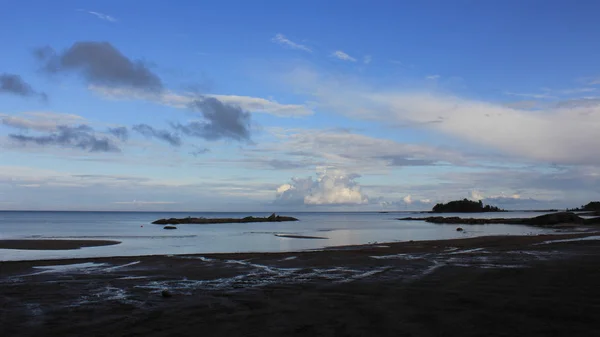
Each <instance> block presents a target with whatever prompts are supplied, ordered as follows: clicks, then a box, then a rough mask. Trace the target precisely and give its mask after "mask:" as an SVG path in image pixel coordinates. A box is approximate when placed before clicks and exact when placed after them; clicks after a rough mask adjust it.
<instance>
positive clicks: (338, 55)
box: [331, 50, 356, 62]
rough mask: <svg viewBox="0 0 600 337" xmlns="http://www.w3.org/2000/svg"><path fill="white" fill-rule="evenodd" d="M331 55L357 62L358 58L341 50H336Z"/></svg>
mask: <svg viewBox="0 0 600 337" xmlns="http://www.w3.org/2000/svg"><path fill="white" fill-rule="evenodd" d="M331 57H335V58H337V59H340V60H342V61H349V62H356V59H355V58H354V57H352V56H350V55H348V54H346V53H344V52H343V51H341V50H336V51H334V52H333V53H331Z"/></svg>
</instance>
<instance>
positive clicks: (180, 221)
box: [152, 213, 298, 225]
mask: <svg viewBox="0 0 600 337" xmlns="http://www.w3.org/2000/svg"><path fill="white" fill-rule="evenodd" d="M283 221H298V219H296V218H294V217H291V216H281V215H276V214H275V213H273V214H271V215H270V216H268V217H254V216H247V217H245V218H202V217H201V218H192V217H187V218H170V219H159V220H156V221H154V222H152V223H153V224H155V225H184V224H194V225H208V224H218V223H248V222H283Z"/></svg>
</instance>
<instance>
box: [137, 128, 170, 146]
mask: <svg viewBox="0 0 600 337" xmlns="http://www.w3.org/2000/svg"><path fill="white" fill-rule="evenodd" d="M131 129H132V130H133V131H136V132H139V133H140V134H142V135H144V136H146V137H148V138H156V139H159V140H162V141H164V142H167V143H169V144H170V145H172V146H181V138H180V137H179V136H178V135H177V134H174V133H171V132H169V131H167V130H160V129H155V128H153V127H151V126H150V125H147V124H137V125H134V126H133V127H132V128H131Z"/></svg>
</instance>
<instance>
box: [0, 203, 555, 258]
mask: <svg viewBox="0 0 600 337" xmlns="http://www.w3.org/2000/svg"><path fill="white" fill-rule="evenodd" d="M539 214H541V213H532V212H510V213H496V214H494V213H481V214H480V213H476V214H470V215H469V216H470V217H505V218H508V217H533V216H537V215H539ZM248 215H253V216H268V215H269V214H268V213H169V212H162V213H159V212H157V213H139V212H0V239H48V238H50V239H109V240H118V241H121V242H122V243H121V244H119V245H114V246H105V247H90V248H83V249H80V250H70V251H26V250H8V249H0V261H7V260H29V259H54V258H71V257H98V256H126V255H127V256H135V255H151V254H191V253H225V252H281V251H298V250H306V249H320V248H324V247H332V246H342V245H354V244H366V243H372V242H392V241H409V240H436V239H451V238H463V237H474V236H485V235H525V234H539V233H546V232H548V231H546V230H542V229H539V228H533V227H527V226H518V225H478V226H466V225H465V226H463V227H464V228H465V229H466V232H464V233H461V232H457V231H456V226H453V225H435V224H428V223H425V222H421V221H398V220H395V219H396V218H401V217H406V216H419V217H420V216H427V215H426V214H414V213H405V212H398V213H395V212H394V213H375V212H364V213H360V212H352V213H281V215H290V216H294V217H296V218H298V219H300V221H298V222H280V223H246V224H214V225H180V226H178V229H177V230H164V229H163V226H159V225H152V224H150V223H151V222H152V221H154V220H156V219H159V218H168V217H185V216H193V217H200V216H203V217H236V218H237V217H244V216H248ZM441 215H451V214H441ZM275 234H297V235H306V236H320V237H325V238H326V239H324V240H315V239H295V238H283V237H278V236H275Z"/></svg>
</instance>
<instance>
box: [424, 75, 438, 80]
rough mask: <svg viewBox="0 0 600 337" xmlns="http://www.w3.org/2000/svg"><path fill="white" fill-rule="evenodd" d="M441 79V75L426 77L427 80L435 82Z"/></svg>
mask: <svg viewBox="0 0 600 337" xmlns="http://www.w3.org/2000/svg"><path fill="white" fill-rule="evenodd" d="M440 77H441V76H440V75H429V76H425V79H426V80H432V81H435V80H439V79H440Z"/></svg>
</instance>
